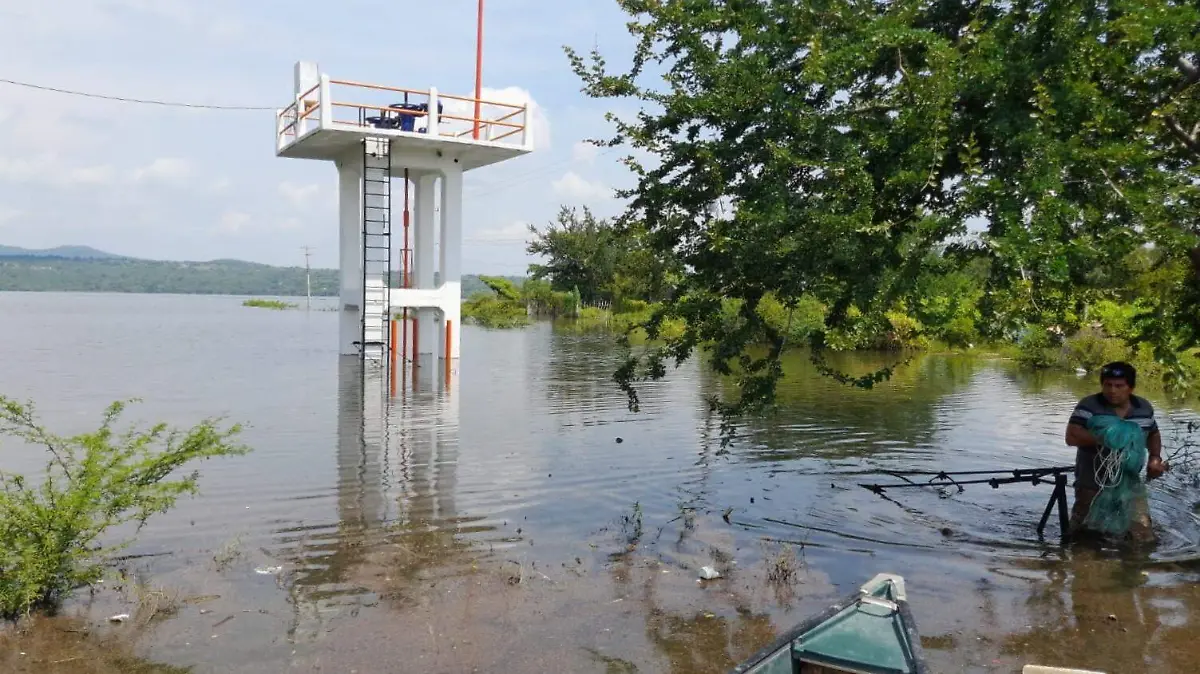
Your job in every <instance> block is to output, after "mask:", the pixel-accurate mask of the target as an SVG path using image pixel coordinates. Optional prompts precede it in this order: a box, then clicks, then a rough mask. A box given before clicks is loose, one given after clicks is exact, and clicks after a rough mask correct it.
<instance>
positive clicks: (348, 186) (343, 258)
mask: <svg viewBox="0 0 1200 674" xmlns="http://www.w3.org/2000/svg"><path fill="white" fill-rule="evenodd" d="M336 165H337V171H338V251H339V254H338V256H339V261H340V264H339V267H340V274H339V276H340V282H339V288H340V290H339V293H338V294H339V302H338V304H339V305H340V306H339V311H338V313H339V314H340V315H341V318H340V320H339V324H338V353H340V354H341V355H343V356H353V355H357V354H358V347H357V346H356V345H355V342H357V341H358V340H359V338H360V337H361V333H362V310H363V308H362V178H363V166H362V155H361V152H358V153H348V154H347V156H345V157H342V158H341V159H339V160H337V161H336Z"/></svg>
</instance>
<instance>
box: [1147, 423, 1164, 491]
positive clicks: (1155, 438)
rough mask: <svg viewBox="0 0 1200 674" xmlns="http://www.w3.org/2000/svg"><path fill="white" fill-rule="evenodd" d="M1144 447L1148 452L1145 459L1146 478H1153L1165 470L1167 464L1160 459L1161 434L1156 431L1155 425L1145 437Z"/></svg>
mask: <svg viewBox="0 0 1200 674" xmlns="http://www.w3.org/2000/svg"><path fill="white" fill-rule="evenodd" d="M1146 449H1147V450H1149V453H1150V458H1149V459H1147V460H1146V479H1147V480H1153V479H1154V478H1156V477H1160V476H1161V475H1162V474H1163V473H1165V472H1167V464H1166V463H1164V462H1163V460H1162V434H1161V433H1159V432H1158V426H1157V425H1155V427H1154V430H1152V431H1150V435H1149V436H1147V437H1146Z"/></svg>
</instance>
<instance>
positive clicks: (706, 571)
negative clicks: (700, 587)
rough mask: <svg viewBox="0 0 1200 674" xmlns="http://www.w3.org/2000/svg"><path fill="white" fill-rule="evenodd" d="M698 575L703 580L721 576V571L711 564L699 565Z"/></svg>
mask: <svg viewBox="0 0 1200 674" xmlns="http://www.w3.org/2000/svg"><path fill="white" fill-rule="evenodd" d="M700 577H701V578H702V579H704V580H713V579H715V578H720V577H721V572H720V571H717V570H716V569H714V568H713V567H711V566H702V567H700Z"/></svg>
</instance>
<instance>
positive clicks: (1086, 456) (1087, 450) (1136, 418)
mask: <svg viewBox="0 0 1200 674" xmlns="http://www.w3.org/2000/svg"><path fill="white" fill-rule="evenodd" d="M1097 414H1111V415H1114V416H1115V415H1116V411H1115V410H1113V408H1112V407H1110V406H1109V404H1108V400H1106V399H1105V398H1104V394H1103V393H1093V394H1092V395H1090V396H1088V397H1086V398H1084V399H1083V400H1080V401H1079V404H1078V405H1076V406H1075V410H1074V411H1073V412H1071V418H1070V420H1069V421H1068V422H1067V423H1071V424H1075V425H1076V426H1083V427H1084V428H1087V422H1088V419H1091V418H1092V417H1094V416H1096V415H1097ZM1125 420H1126V421H1132V422H1134V423H1136V424H1137V425H1138V426H1140V427H1141V429H1142V432H1143V433H1144V434H1145V435H1146V436H1147V437H1149V436H1150V435H1152V434H1154V433H1157V432H1158V422H1157V421H1155V420H1154V406H1153V405H1151V404H1150V401H1149V400H1146V399H1145V398H1142V397H1141V396H1136V395H1131V396H1130V397H1129V412H1128V413H1127V414H1126V415H1125ZM1099 458H1100V455H1099V452H1097V451H1096V447H1095V446H1091V447H1080V448H1078V449H1077V450H1076V451H1075V486H1077V487H1083V488H1085V489H1098V488H1099V487H1098V485H1097V484H1096V464H1097V463H1098V459H1099Z"/></svg>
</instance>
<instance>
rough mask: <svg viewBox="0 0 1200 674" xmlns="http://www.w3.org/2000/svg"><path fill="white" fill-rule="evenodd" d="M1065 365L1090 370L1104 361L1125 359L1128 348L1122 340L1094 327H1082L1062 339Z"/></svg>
mask: <svg viewBox="0 0 1200 674" xmlns="http://www.w3.org/2000/svg"><path fill="white" fill-rule="evenodd" d="M1063 355H1064V356H1065V358H1066V366H1067V367H1070V368H1083V369H1085V370H1087V371H1089V372H1090V371H1092V370H1095V369H1097V368H1099V367H1100V366H1101V365H1104V364H1105V363H1111V362H1113V361H1116V360H1127V359H1128V358H1129V349H1128V348H1127V347H1126V346H1125V343H1124V342H1123V341H1122V340H1119V339H1116V338H1115V337H1109V336H1108V335H1106V334H1104V332H1103V331H1101V330H1097V329H1095V328H1084V329H1083V330H1080V331H1079V332H1077V333H1075V334H1074V335H1072V336H1070V337H1069V338H1067V339H1066V340H1064V341H1063Z"/></svg>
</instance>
